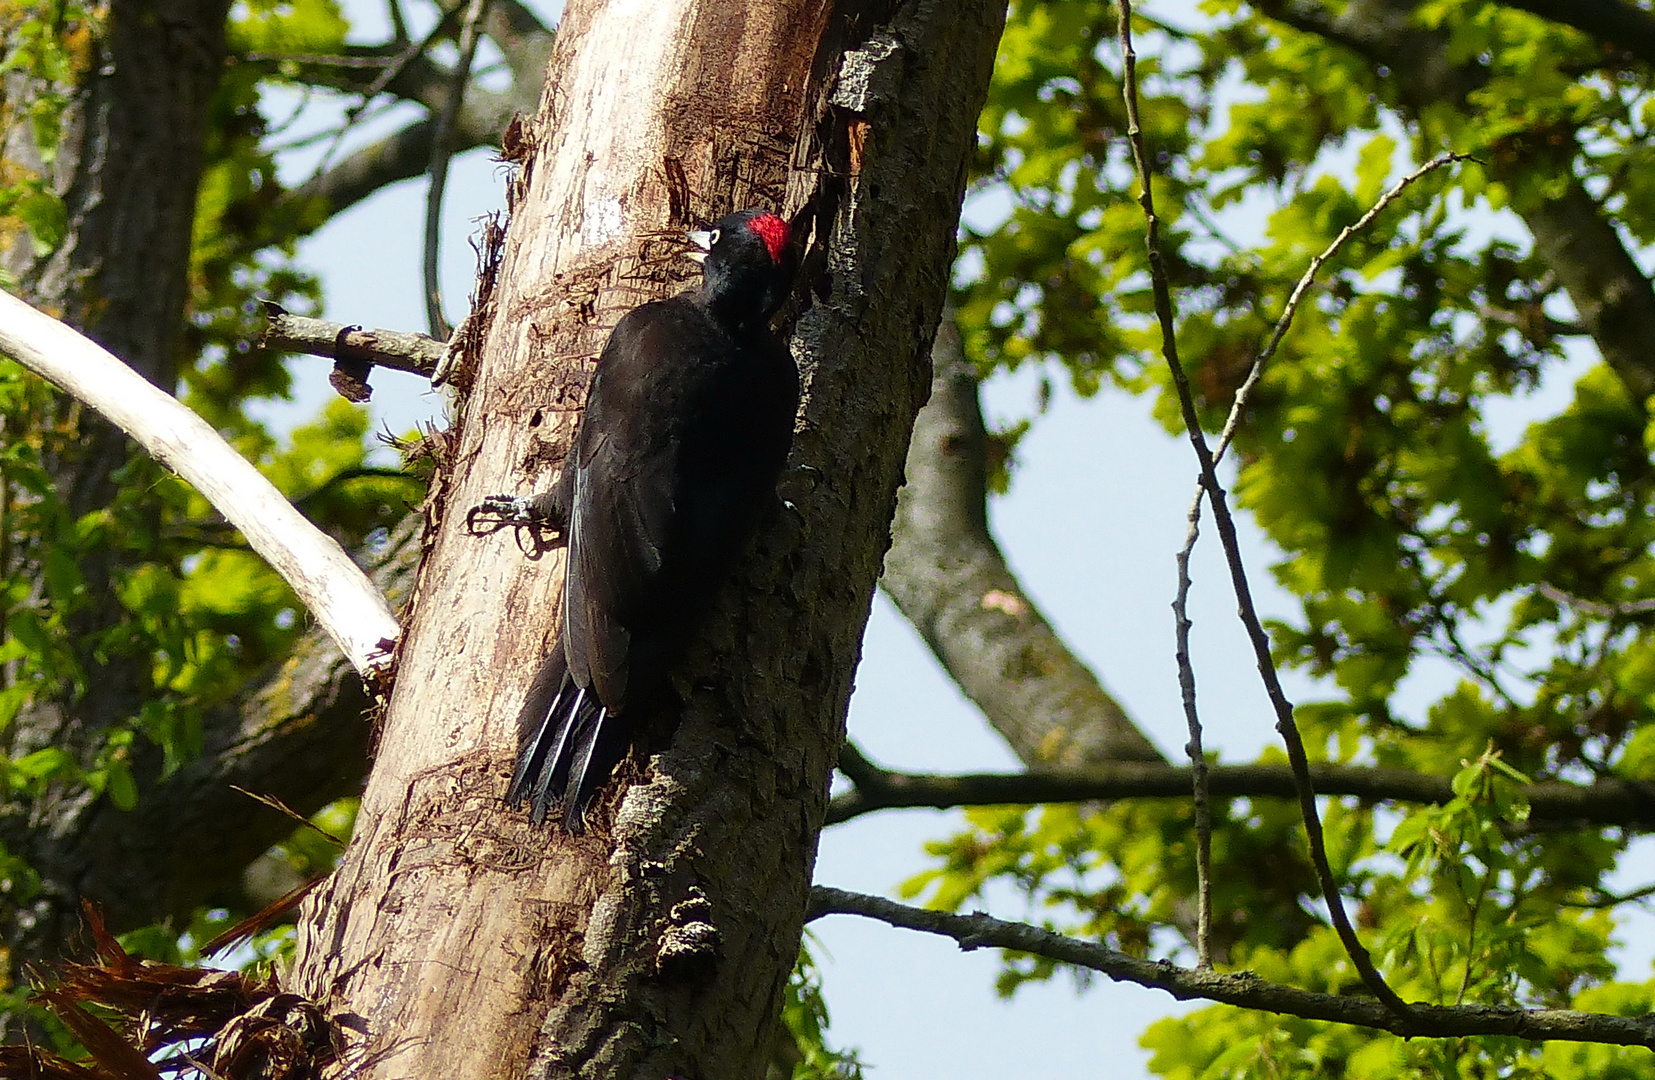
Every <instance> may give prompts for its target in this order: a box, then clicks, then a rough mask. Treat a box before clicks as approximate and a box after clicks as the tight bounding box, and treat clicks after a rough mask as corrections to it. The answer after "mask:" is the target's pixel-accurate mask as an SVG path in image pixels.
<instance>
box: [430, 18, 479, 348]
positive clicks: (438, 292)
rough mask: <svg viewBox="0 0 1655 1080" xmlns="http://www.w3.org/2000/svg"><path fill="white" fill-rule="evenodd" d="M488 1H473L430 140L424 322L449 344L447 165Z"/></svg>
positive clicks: (465, 20)
mask: <svg viewBox="0 0 1655 1080" xmlns="http://www.w3.org/2000/svg"><path fill="white" fill-rule="evenodd" d="M487 7H488V0H471V2H470V4H469V5H468V6H467V7H466V11H465V18H464V20H463V21H462V22H461V23H460V58H459V60H457V61H455V63H454V73H453V80H452V81H451V82H450V83H449V88H448V98H447V100H446V101H444V102H443V106H442V112H441V113H440V114H439V115H438V116H437V130H436V132H435V133H434V134H433V136H432V138H431V184H430V186H429V187H427V188H426V192H425V263H424V273H425V321H426V324H427V326H428V328H429V329H430V331H431V336H432V337H434V338H442V339H444V340H447V338H448V337H449V335H450V334H452V333H453V332H454V328H453V327H451V326H449V325H448V320H447V319H446V318H444V317H443V313H442V284H441V282H440V281H438V278H437V270H438V266H437V263H438V259H437V255H438V252H439V251H440V250H441V242H442V197H443V191H444V190H445V189H446V188H447V187H448V162H449V159H450V158H452V157H453V156H454V124H455V122H456V121H457V120H458V119H459V116H460V104H461V102H462V101H463V100H464V99H465V88H466V83H468V82H469V81H470V80H471V63H472V61H473V60H474V59H475V58H476V56H477V39H478V38H479V37H480V36H481V35H480V34H478V32H477V28H478V27H479V26H480V25H481V24H482V21H483V11H484V9H486V8H487Z"/></svg>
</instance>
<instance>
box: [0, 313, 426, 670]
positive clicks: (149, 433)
mask: <svg viewBox="0 0 1655 1080" xmlns="http://www.w3.org/2000/svg"><path fill="white" fill-rule="evenodd" d="M0 314H3V316H4V317H3V318H0V350H4V351H5V352H6V353H7V354H8V355H10V356H12V357H14V358H16V359H17V360H18V361H19V362H21V363H22V364H23V365H24V366H26V367H28V368H29V369H30V370H32V371H34V372H36V373H37V374H39V375H40V376H42V377H43V378H46V379H48V380H50V381H51V382H53V383H55V384H56V385H57V386H59V387H61V388H62V389H63V390H64V391H65V392H67V393H69V394H71V395H72V396H74V397H75V398H77V399H78V400H80V401H83V402H85V403H86V404H87V405H89V406H91V407H92V408H93V409H95V410H96V411H97V412H98V413H100V414H101V415H103V416H104V417H106V418H108V419H109V420H110V421H111V422H112V423H114V424H115V425H117V426H118V427H120V429H121V430H122V431H125V432H126V433H127V434H128V435H130V436H132V438H133V439H135V440H137V442H138V443H139V444H140V445H142V446H143V448H144V449H145V450H147V451H148V452H149V453H151V454H153V455H154V456H155V457H156V459H157V460H159V461H160V462H161V463H162V464H164V465H166V466H167V467H168V468H170V469H172V470H174V471H175V472H177V473H178V474H179V475H180V476H182V477H183V478H184V479H185V480H187V481H189V482H190V484H191V485H192V486H194V487H195V489H196V490H197V491H199V492H200V493H201V494H202V495H203V496H204V497H205V498H206V499H207V501H208V502H210V503H212V504H213V506H214V507H215V508H216V509H217V510H218V511H219V512H220V513H222V514H223V515H224V516H225V517H226V518H228V519H229V520H230V522H231V523H232V524H234V525H235V526H236V528H238V529H240V530H241V531H242V534H243V535H245V536H246V537H247V542H248V544H250V545H251V546H252V548H253V550H254V551H257V552H258V553H259V555H261V556H262V557H263V558H264V559H265V561H266V562H268V563H269V564H270V566H271V568H272V569H274V570H275V571H276V572H277V573H278V574H280V575H281V576H282V578H283V580H285V581H286V582H287V583H288V585H289V586H291V587H292V589H293V591H294V592H295V593H296V594H298V597H299V600H300V601H301V602H302V603H303V604H304V606H305V608H306V609H307V610H308V611H309V612H310V613H311V614H312V615H313V616H315V618H316V620H317V621H318V622H319V623H320V624H321V625H322V627H323V628H324V629H326V630H327V632H328V634H329V635H330V636H331V637H332V638H333V640H334V641H336V642H337V643H338V644H339V647H340V649H341V650H343V651H344V653H345V655H346V656H348V657H349V658H350V661H351V664H352V666H354V667H355V668H356V670H357V671H359V672H361V673H362V675H363V676H364V677H373V676H374V675H376V674H377V673H379V672H381V671H383V670H384V669H385V667H386V665H387V664H388V663H389V661H390V650H391V648H392V646H393V645H394V644H395V643H396V640H397V638H398V637H399V636H400V635H401V632H402V631H401V628H400V627H399V626H398V625H397V621H396V617H395V616H394V615H392V614H391V609H390V607H388V606H387V605H386V603H385V598H384V597H383V596H381V595H380V593H379V590H377V589H375V588H374V586H373V583H372V582H370V581H369V580H368V578H367V576H366V575H364V574H363V573H362V571H361V570H360V569H358V568H357V566H356V564H355V563H354V562H352V561H351V559H350V556H348V555H346V554H345V551H344V549H343V548H341V547H340V546H339V544H338V542H337V541H335V540H334V539H333V538H332V537H330V536H328V535H327V534H326V533H323V532H322V531H321V530H319V529H317V528H316V527H315V526H314V525H312V524H310V522H309V521H307V520H305V517H304V515H302V514H300V513H299V512H298V511H297V510H295V509H294V508H293V506H292V504H290V503H289V502H288V501H287V499H286V498H284V497H283V496H282V494H281V492H279V491H277V490H276V489H275V487H274V486H273V485H272V484H271V483H270V481H268V480H266V479H265V478H264V476H263V475H262V474H260V473H259V471H258V470H257V469H255V468H253V466H252V465H250V464H249V463H248V462H247V460H246V459H245V458H243V457H242V456H241V455H240V454H238V453H236V451H235V450H234V449H233V448H232V447H231V446H230V445H229V444H228V443H226V442H225V441H224V439H223V437H222V436H220V435H219V434H218V432H216V431H214V430H213V428H212V427H211V425H209V424H208V423H207V422H206V421H205V420H202V419H201V417H199V416H197V415H196V414H195V413H194V412H192V411H191V410H190V409H188V408H187V407H186V406H184V405H183V404H181V403H180V402H179V401H178V400H177V399H176V398H174V397H172V396H171V395H170V394H167V393H165V392H164V391H162V390H160V389H158V388H157V387H156V386H154V385H153V384H152V383H150V382H149V381H148V380H146V379H144V378H143V377H142V376H141V375H139V374H138V373H137V372H135V371H133V370H132V369H131V368H129V367H127V366H126V365H125V364H123V363H121V362H120V361H119V360H117V359H116V358H115V357H114V356H112V355H111V354H110V353H108V352H107V351H105V350H104V349H102V348H100V347H99V346H97V345H96V344H94V343H93V342H91V341H89V340H88V339H86V338H85V337H82V336H81V335H80V334H78V333H76V332H75V331H74V330H73V329H71V328H69V327H68V326H65V325H64V324H63V323H60V322H58V321H57V320H56V319H53V318H52V317H50V316H48V315H44V314H42V313H40V312H38V311H36V310H35V309H34V308H32V307H30V306H29V305H28V304H25V303H24V302H23V301H21V300H19V299H17V298H16V297H14V296H11V295H10V294H7V293H0Z"/></svg>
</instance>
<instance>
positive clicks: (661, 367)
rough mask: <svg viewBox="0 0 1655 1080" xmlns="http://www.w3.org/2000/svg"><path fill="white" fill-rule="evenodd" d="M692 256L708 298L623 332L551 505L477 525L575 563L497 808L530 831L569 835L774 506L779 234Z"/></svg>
mask: <svg viewBox="0 0 1655 1080" xmlns="http://www.w3.org/2000/svg"><path fill="white" fill-rule="evenodd" d="M690 238H691V240H693V241H695V242H696V244H697V246H698V247H699V248H700V249H701V250H697V251H695V252H692V253H691V257H692V258H695V259H697V261H699V262H701V264H702V278H703V280H702V284H701V286H700V287H699V288H696V289H692V290H690V291H688V292H685V293H683V294H681V295H679V296H675V297H673V298H672V299H670V300H660V301H656V302H654V303H649V304H644V305H643V306H642V307H638V308H634V309H633V310H632V311H629V312H627V313H626V314H625V315H624V316H622V317H621V320H620V322H618V323H616V324H615V329H614V330H613V331H612V332H611V333H610V335H609V340H608V341H607V342H606V343H605V344H604V347H603V352H602V354H601V355H600V356H599V357H598V364H597V369H596V371H595V372H594V373H593V375H592V382H591V386H590V388H589V390H588V393H587V398H586V412H585V414H584V415H583V416H582V417H581V421H580V427H579V429H578V430H577V431H576V432H575V440H574V446H573V448H572V450H571V452H570V454H569V456H568V458H567V459H565V461H564V463H563V469H562V472H561V473H560V474H559V476H558V478H557V481H556V483H555V484H554V485H553V487H552V490H551V492H550V493H549V494H547V495H543V496H540V497H539V498H536V499H529V500H522V499H509V498H506V497H496V498H493V499H489V500H485V501H484V502H483V503H482V504H480V505H479V506H478V507H477V508H476V509H475V510H473V511H472V515H473V517H475V515H477V514H478V513H479V512H482V513H492V514H497V515H499V516H500V517H501V519H502V521H504V522H505V523H517V524H522V523H525V522H526V521H528V520H530V519H531V518H532V519H533V520H534V521H536V522H540V523H545V524H548V525H550V526H551V527H552V528H553V529H555V530H557V531H558V532H559V533H560V534H561V539H562V542H563V543H565V544H567V546H568V549H569V558H568V567H567V570H566V572H565V577H564V586H563V628H562V634H561V635H560V640H559V642H558V644H557V645H556V646H555V647H554V648H553V649H552V651H551V654H550V655H548V656H547V657H546V659H545V661H544V662H543V666H542V668H541V670H540V672H539V674H538V676H537V677H536V680H535V684H534V685H535V690H534V691H533V692H531V693H530V695H529V701H528V703H527V704H526V705H525V707H524V710H523V713H522V714H521V716H520V717H519V719H518V724H519V740H520V741H519V745H518V756H517V768H516V770H515V771H514V772H513V774H512V778H511V787H510V788H509V789H508V790H507V792H506V801H507V802H508V803H510V804H511V805H513V806H518V805H521V804H522V803H523V802H525V801H527V802H528V804H529V807H530V812H531V814H532V816H533V819H534V820H535V821H536V822H537V823H538V822H540V821H543V820H545V817H546V814H547V811H548V809H549V808H550V807H551V806H552V805H553V804H554V803H556V802H558V801H559V800H562V804H563V825H564V828H566V829H567V830H568V831H569V832H571V833H578V832H581V831H582V830H583V829H584V828H585V825H586V821H585V811H586V806H587V804H588V803H589V802H590V801H591V799H592V796H593V794H594V793H595V792H596V791H597V788H598V786H599V785H600V784H601V783H602V782H603V781H604V779H605V778H607V777H608V776H609V774H610V772H611V771H612V770H613V769H614V767H615V765H616V763H617V762H619V761H620V759H621V758H622V757H623V756H625V754H626V751H627V748H628V746H629V745H630V744H631V741H632V739H633V736H634V735H635V734H636V732H637V729H638V727H639V725H640V724H641V723H642V717H641V716H640V715H639V714H640V713H641V712H643V709H642V708H641V706H642V705H644V704H645V703H646V702H648V701H649V700H651V699H652V698H655V697H657V696H658V695H659V694H660V693H661V692H662V691H664V690H666V689H667V685H666V684H667V674H668V672H669V671H670V670H671V668H672V666H673V664H674V663H676V662H677V661H678V659H679V658H680V657H681V656H682V655H683V653H684V651H685V648H686V646H687V645H688V642H689V639H690V637H691V635H692V634H693V633H694V632H695V630H696V628H697V626H698V625H699V624H700V622H701V620H702V619H703V618H704V617H705V616H706V614H707V611H708V609H709V608H710V607H711V606H712V603H713V599H714V597H715V596H716V594H717V592H718V589H719V587H720V586H721V585H722V584H723V583H724V582H725V580H726V579H728V578H729V577H730V575H731V573H732V572H733V571H734V569H735V566H736V563H737V561H738V560H739V558H740V556H741V554H742V551H743V549H744V547H745V546H746V544H747V542H748V540H749V539H750V538H751V536H752V534H753V532H754V531H755V530H756V529H757V527H758V525H759V523H760V521H761V520H762V519H763V517H764V516H765V514H766V512H767V511H768V510H769V508H770V507H772V506H774V505H776V504H777V502H778V499H777V495H776V485H777V482H778V480H779V479H780V477H781V472H782V468H783V465H784V464H785V462H786V459H787V452H788V448H789V447H790V446H791V444H792V441H793V422H794V414H795V413H796V412H797V411H798V405H799V373H798V369H797V367H796V366H795V365H794V363H793V358H792V356H791V355H790V354H789V353H788V350H787V347H786V346H785V345H784V344H783V343H782V342H781V341H780V340H779V339H778V338H777V337H776V335H775V333H774V332H772V331H771V329H770V319H771V317H772V316H773V315H775V313H776V311H777V309H778V308H780V307H781V304H782V301H783V300H784V299H785V298H786V296H787V293H788V288H789V283H790V280H791V278H792V253H791V251H790V249H789V237H788V227H787V223H786V222H785V221H783V220H782V219H781V218H779V217H777V216H776V215H774V214H769V213H764V212H761V211H755V210H747V211H743V212H741V213H736V214H731V215H729V216H728V217H725V218H723V219H721V220H720V221H718V222H717V223H716V224H714V225H713V227H712V228H711V229H709V230H708V231H706V232H704V233H691V234H690Z"/></svg>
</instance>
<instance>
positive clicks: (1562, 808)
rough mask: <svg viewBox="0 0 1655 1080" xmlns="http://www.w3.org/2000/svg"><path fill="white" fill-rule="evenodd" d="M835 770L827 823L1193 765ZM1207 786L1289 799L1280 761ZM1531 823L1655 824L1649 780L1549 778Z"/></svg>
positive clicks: (1422, 782)
mask: <svg viewBox="0 0 1655 1080" xmlns="http://www.w3.org/2000/svg"><path fill="white" fill-rule="evenodd" d="M839 770H840V772H842V773H844V774H845V776H846V777H847V778H849V779H850V780H851V781H852V782H853V783H854V784H855V785H856V786H855V788H854V789H852V790H850V791H847V792H844V793H843V794H840V795H835V796H834V797H833V799H832V801H831V802H830V803H829V804H828V813H827V821H828V823H829V824H837V823H839V822H841V821H849V820H850V819H851V818H853V817H859V816H861V815H862V814H867V813H872V812H873V811H875V810H892V809H900V808H915V807H926V808H929V809H935V810H945V809H950V808H952V807H957V806H1001V805H1029V804H1035V803H1073V802H1096V801H1107V800H1115V799H1183V798H1188V797H1189V793H1190V783H1191V769H1190V767H1189V766H1187V765H1170V764H1167V763H1164V762H1137V761H1122V762H1114V763H1108V764H1095V765H1087V766H1076V767H1072V768H1053V769H1036V770H1030V771H1029V772H1022V773H964V774H955V775H938V774H927V773H907V772H897V771H894V770H888V769H883V768H880V767H879V766H878V765H875V764H873V763H872V762H870V761H868V760H867V759H866V758H865V757H863V756H862V754H861V753H860V752H859V751H857V750H856V749H855V747H853V746H850V745H848V744H847V746H846V747H845V752H844V753H842V754H841V756H840V759H839ZM1309 771H1310V778H1311V781H1312V782H1313V783H1314V784H1315V788H1316V792H1317V794H1318V795H1322V796H1330V797H1337V796H1351V797H1355V798H1358V799H1361V800H1363V801H1365V802H1402V803H1418V804H1422V805H1441V804H1443V803H1446V802H1449V801H1450V800H1452V799H1453V798H1454V791H1453V785H1452V782H1451V780H1450V779H1449V778H1448V777H1442V776H1431V775H1429V774H1427V773H1419V772H1414V771H1412V770H1410V769H1390V768H1379V767H1374V766H1368V765H1325V764H1323V765H1311V766H1310V770H1309ZM1207 777H1208V789H1209V791H1210V792H1211V793H1212V794H1213V795H1214V796H1217V797H1221V798H1229V799H1243V798H1248V799H1292V798H1297V796H1298V790H1297V788H1296V787H1295V786H1294V784H1293V770H1292V769H1291V768H1290V767H1288V766H1287V765H1281V764H1253V765H1209V766H1208V767H1207ZM1522 792H1523V797H1524V798H1525V799H1527V800H1528V802H1529V811H1530V812H1529V819H1528V820H1529V824H1530V825H1531V826H1534V827H1537V828H1571V829H1573V828H1582V827H1611V826H1613V827H1616V828H1623V829H1628V830H1634V831H1640V832H1644V831H1655V783H1648V782H1642V781H1632V780H1614V779H1608V780H1597V781H1594V782H1593V783H1591V784H1570V783H1566V782H1564V781H1561V780H1547V781H1542V782H1540V783H1537V784H1531V785H1529V786H1527V787H1525V788H1523V789H1522Z"/></svg>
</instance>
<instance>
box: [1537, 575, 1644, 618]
mask: <svg viewBox="0 0 1655 1080" xmlns="http://www.w3.org/2000/svg"><path fill="white" fill-rule="evenodd" d="M1534 591H1535V592H1537V593H1539V594H1540V595H1541V596H1544V597H1545V598H1546V599H1547V600H1550V601H1551V602H1552V603H1554V604H1556V605H1558V606H1559V607H1566V608H1571V609H1573V610H1575V611H1578V612H1580V613H1581V614H1582V615H1590V616H1592V617H1594V618H1598V619H1613V618H1616V617H1622V616H1626V615H1647V614H1649V613H1650V612H1651V611H1655V600H1629V601H1627V602H1626V603H1624V604H1604V603H1599V602H1598V601H1596V600H1585V599H1582V598H1581V597H1578V596H1574V595H1572V594H1570V593H1566V592H1564V591H1563V590H1562V589H1560V588H1558V587H1557V586H1556V585H1552V584H1549V583H1548V582H1544V581H1542V582H1541V583H1540V584H1538V585H1536V586H1535V587H1534Z"/></svg>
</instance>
